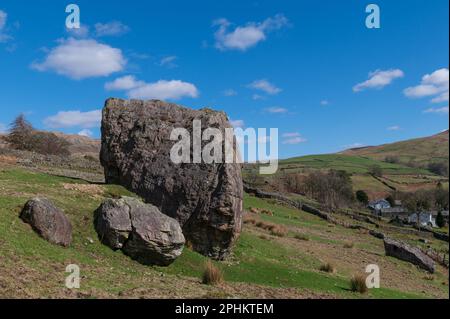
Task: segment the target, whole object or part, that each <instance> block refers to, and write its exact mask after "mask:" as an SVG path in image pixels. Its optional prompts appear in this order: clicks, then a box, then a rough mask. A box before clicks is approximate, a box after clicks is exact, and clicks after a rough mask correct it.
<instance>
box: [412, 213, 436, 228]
mask: <svg viewBox="0 0 450 319" xmlns="http://www.w3.org/2000/svg"><path fill="white" fill-rule="evenodd" d="M417 215H419V224H420V225H421V226H429V227H437V225H436V219H435V218H434V217H433V214H432V213H427V212H422V213H419V214H417V213H413V214H411V215H409V217H408V222H409V223H411V224H417Z"/></svg>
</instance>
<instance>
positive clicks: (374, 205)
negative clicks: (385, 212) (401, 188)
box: [368, 199, 391, 211]
mask: <svg viewBox="0 0 450 319" xmlns="http://www.w3.org/2000/svg"><path fill="white" fill-rule="evenodd" d="M368 206H369V208H370V209H372V210H375V211H380V210H381V209H385V208H391V204H389V202H388V201H387V200H385V199H378V200H373V201H371V202H369V205H368Z"/></svg>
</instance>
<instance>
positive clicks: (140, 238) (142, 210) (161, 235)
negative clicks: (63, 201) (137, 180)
mask: <svg viewBox="0 0 450 319" xmlns="http://www.w3.org/2000/svg"><path fill="white" fill-rule="evenodd" d="M94 224H95V225H94V226H95V229H96V231H97V233H98V236H99V238H100V240H101V241H102V242H103V243H104V244H105V245H107V246H109V247H111V248H112V249H114V250H117V249H121V250H122V251H123V252H124V253H125V254H126V255H128V256H130V257H131V258H132V259H134V260H137V261H138V262H140V263H142V264H145V265H158V266H168V265H170V264H171V263H172V262H174V261H175V259H176V258H177V257H179V256H180V255H181V253H182V251H183V247H184V244H185V239H184V236H183V233H182V230H181V227H180V224H179V223H178V221H176V220H175V219H173V218H171V217H169V216H167V215H164V214H163V213H161V212H160V211H159V209H158V208H157V207H155V206H153V205H150V204H145V203H143V202H142V201H140V200H138V199H136V198H131V197H122V198H120V199H107V200H105V201H104V202H103V203H102V204H101V206H100V207H99V208H98V209H97V210H96V212H95V217H94Z"/></svg>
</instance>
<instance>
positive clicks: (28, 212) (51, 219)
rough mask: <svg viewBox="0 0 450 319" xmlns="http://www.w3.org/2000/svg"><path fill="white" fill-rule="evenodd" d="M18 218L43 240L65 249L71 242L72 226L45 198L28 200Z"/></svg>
mask: <svg viewBox="0 0 450 319" xmlns="http://www.w3.org/2000/svg"><path fill="white" fill-rule="evenodd" d="M20 218H21V219H22V220H23V221H24V222H25V223H27V224H30V225H31V227H32V228H33V230H34V231H35V232H36V233H38V234H39V235H40V236H41V237H42V238H44V239H45V240H47V241H49V242H51V243H53V244H57V245H61V246H64V247H67V246H69V245H70V243H71V242H72V224H71V223H70V221H69V219H68V218H67V217H66V215H64V213H63V212H62V211H61V210H60V209H59V208H57V207H55V206H54V205H53V204H52V203H51V202H50V201H49V200H48V199H46V198H33V199H31V200H29V201H28V202H27V203H26V204H25V206H24V208H23V210H22V212H21V214H20Z"/></svg>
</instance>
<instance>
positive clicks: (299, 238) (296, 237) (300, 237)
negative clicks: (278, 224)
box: [294, 234, 309, 241]
mask: <svg viewBox="0 0 450 319" xmlns="http://www.w3.org/2000/svg"><path fill="white" fill-rule="evenodd" d="M294 238H295V239H298V240H304V241H309V237H308V236H306V235H304V234H296V235H295V236H294Z"/></svg>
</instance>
